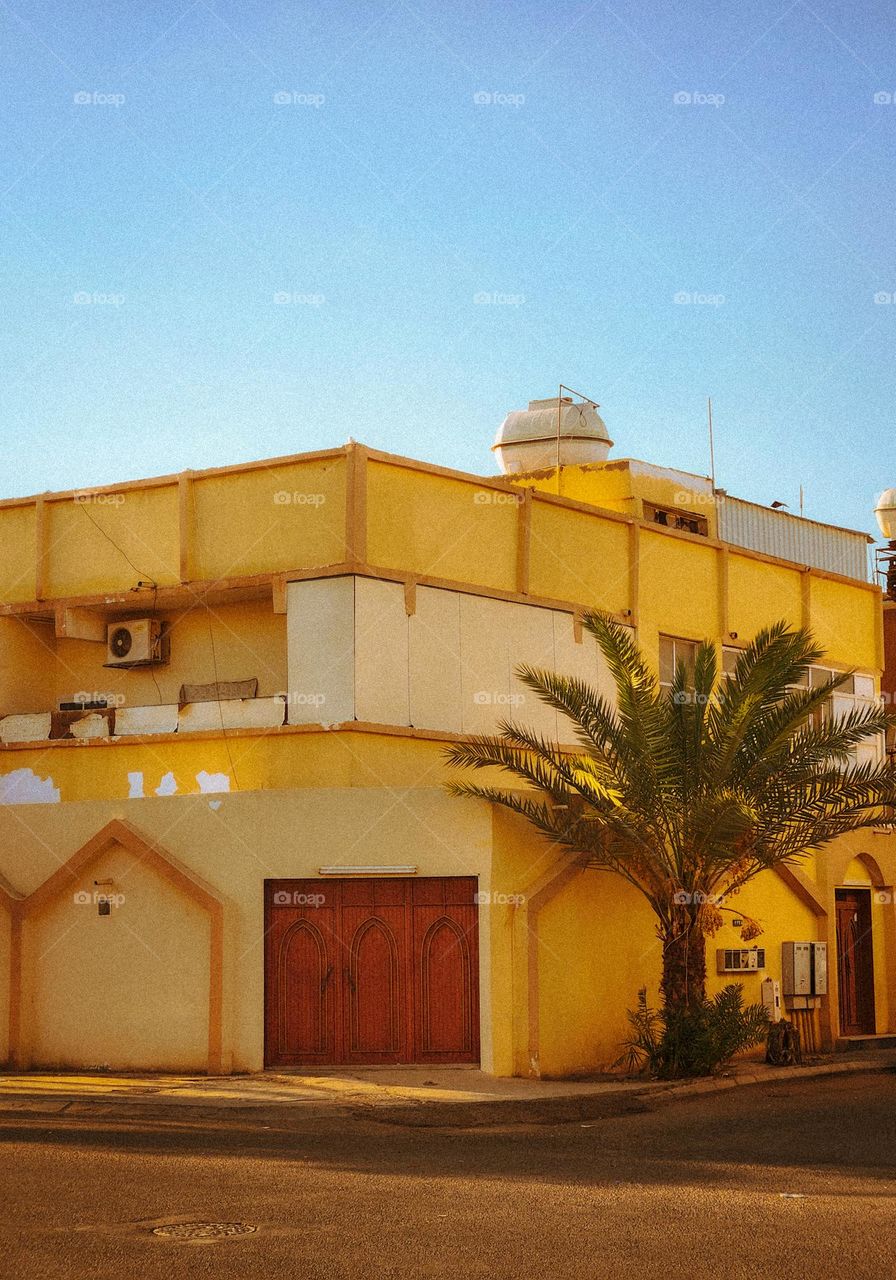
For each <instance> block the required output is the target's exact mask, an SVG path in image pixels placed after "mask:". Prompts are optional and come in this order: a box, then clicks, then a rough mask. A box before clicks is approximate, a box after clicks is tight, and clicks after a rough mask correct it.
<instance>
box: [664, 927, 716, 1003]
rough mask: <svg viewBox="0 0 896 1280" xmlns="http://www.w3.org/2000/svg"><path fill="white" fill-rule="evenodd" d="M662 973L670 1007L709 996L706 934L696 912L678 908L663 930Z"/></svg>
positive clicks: (665, 996)
mask: <svg viewBox="0 0 896 1280" xmlns="http://www.w3.org/2000/svg"><path fill="white" fill-rule="evenodd" d="M660 938H661V940H662V943H663V976H662V980H661V982H660V991H661V993H662V997H663V1003H664V1005H665V1006H666V1008H667V1009H675V1010H684V1009H686V1008H688V1007H693V1006H694V1005H698V1004H700V1003H701V1001H703V1000H704V999H705V998H706V937H705V935H704V933H703V930H702V929H701V928H700V925H699V923H698V921H697V918H696V914H693V913H692V912H691V911H690V910H688V909H687V908H683V909H681V910H676V911H675V912H674V913H673V915H672V918H671V919H670V920H669V921H668V922H664V923H663V926H662V928H661V931H660Z"/></svg>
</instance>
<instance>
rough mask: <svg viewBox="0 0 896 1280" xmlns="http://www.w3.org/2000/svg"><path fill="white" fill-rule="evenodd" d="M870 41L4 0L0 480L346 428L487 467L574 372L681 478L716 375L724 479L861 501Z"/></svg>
mask: <svg viewBox="0 0 896 1280" xmlns="http://www.w3.org/2000/svg"><path fill="white" fill-rule="evenodd" d="M893 37H894V16H893V13H892V12H891V11H889V6H887V5H884V4H880V3H877V4H869V5H866V6H864V8H862V9H860V10H856V9H854V8H853V7H852V6H850V5H847V4H846V3H834V2H833V0H817V2H816V0H813V4H812V5H811V6H810V5H809V4H806V3H804V2H803V0H796V2H795V3H791V2H790V0H782V2H781V3H778V2H775V3H771V2H769V0H759V3H755V4H752V5H749V6H746V5H742V4H735V3H721V4H720V3H715V4H710V3H702V2H701V3H690V4H683V3H679V4H671V3H668V2H667V0H657V2H656V3H654V4H651V5H642V4H624V3H622V2H621V0H619V2H618V3H617V2H616V0H614V2H613V3H612V4H609V5H607V4H603V3H588V2H586V3H580V2H576V3H568V2H567V0H558V2H556V3H551V4H531V3H522V4H508V3H501V4H493V5H489V6H482V5H474V4H471V3H464V4H454V5H445V4H436V3H429V2H424V0H413V3H410V4H408V3H404V2H403V0H398V2H397V3H384V4H364V5H361V4H352V3H340V4H336V5H317V6H302V5H285V4H278V3H276V2H275V3H272V4H270V5H259V4H251V5H246V4H236V3H207V2H206V0H197V2H196V3H193V4H189V3H187V2H186V0H156V2H155V3H153V4H152V5H145V4H139V5H138V4H136V3H133V0H125V2H123V3H120V4H117V5H99V4H91V3H89V0H88V3H86V4H84V3H77V4H76V3H71V2H70V0H53V3H50V2H49V0H41V2H40V3H34V4H27V5H26V4H24V3H22V0H12V3H11V4H7V3H6V0H0V73H2V82H3V85H4V92H3V95H2V97H0V134H2V139H0V237H2V258H0V290H2V297H3V301H4V306H3V313H2V317H0V363H2V369H3V379H2V391H0V413H2V422H3V425H4V430H3V432H2V444H0V449H2V485H0V489H2V491H3V493H4V494H8V495H13V494H23V493H32V492H38V491H41V490H45V489H53V488H70V487H79V486H82V485H87V484H91V483H96V484H99V483H110V482H115V481H118V480H122V479H127V478H132V477H137V476H141V475H151V474H158V473H160V472H168V471H176V470H180V469H183V468H186V467H193V468H199V467H204V466H214V465H218V464H225V463H230V462H236V461H240V460H242V459H248V458H256V457H265V456H271V455H276V454H281V453H293V452H300V451H302V450H305V449H315V448H322V447H327V446H331V445H334V444H341V443H342V442H344V441H345V440H346V439H347V438H348V437H349V436H352V437H354V438H356V439H360V440H362V441H364V442H365V443H368V444H371V445H373V446H375V447H378V448H383V449H388V450H391V451H393V452H398V453H405V454H410V455H412V456H415V457H420V458H425V459H428V460H430V461H434V462H439V463H442V464H446V465H450V466H457V467H461V468H463V469H467V470H472V471H486V472H488V471H490V470H492V469H493V464H492V460H491V456H490V454H489V445H490V444H491V441H492V438H493V435H494V432H495V429H496V427H497V426H498V424H499V423H500V422H501V420H502V418H503V416H504V414H505V412H506V411H507V410H508V409H511V408H520V407H524V406H525V404H526V402H527V401H528V400H529V399H530V398H539V397H545V396H549V395H551V394H553V393H554V392H555V390H556V386H557V384H558V383H559V382H561V381H562V382H564V383H565V384H567V385H569V386H572V387H575V388H576V389H579V390H582V391H584V392H585V393H587V394H589V395H591V396H592V397H593V398H595V399H596V400H598V401H599V402H600V404H601V412H602V414H603V416H604V418H605V420H606V422H607V424H608V427H609V428H610V434H611V435H612V437H613V439H614V440H615V442H616V447H615V450H614V453H615V454H616V455H617V456H635V457H641V458H646V459H648V460H650V461H652V462H656V463H659V464H664V465H669V466H678V467H682V468H684V469H686V470H694V471H698V472H703V473H705V472H706V471H707V469H708V450H707V444H706V429H705V403H706V396H707V394H711V395H712V396H713V402H714V409H715V423H716V434H717V440H716V462H717V477H718V482H719V483H720V484H721V485H724V486H725V487H726V488H727V489H728V490H729V491H730V492H732V493H738V494H741V495H743V496H745V497H749V498H753V499H755V500H757V501H764V502H771V501H773V500H775V499H778V500H782V501H786V502H789V503H790V504H791V508H792V509H796V506H797V503H798V491H799V486H800V484H803V485H804V486H805V491H806V514H807V515H810V516H812V517H814V518H816V519H825V520H830V521H832V522H834V523H840V524H847V525H852V526H855V527H860V528H869V529H873V521H872V519H871V516H870V508H871V506H872V505H873V501H874V497H875V495H876V493H877V492H878V491H879V490H880V489H882V488H884V487H886V486H888V485H891V484H896V457H894V456H893V450H892V449H891V447H890V442H891V434H892V422H893V405H894V399H896V396H894V391H896V386H894V383H896V369H894V361H893V356H892V353H893V349H894V338H896V263H894V254H893V246H894V240H896V238H894V220H896V202H894V190H893V181H892V155H893V142H894V131H896V62H894V59H893V57H892V48H893ZM876 97H877V98H878V99H879V100H878V101H875V98H876ZM477 98H478V99H479V100H477ZM676 99H678V100H676ZM880 99H883V100H880ZM888 99H889V100H888ZM477 295H479V296H480V298H481V297H482V295H485V296H486V297H487V298H488V299H489V300H488V301H481V300H479V301H476V300H475V299H476V298H477ZM682 296H684V298H685V299H687V300H685V301H681V300H680V299H681V297H682ZM876 296H877V297H878V300H877V301H875V298H876ZM881 298H882V300H881ZM888 298H891V299H893V301H887V299H888ZM676 299H679V300H676Z"/></svg>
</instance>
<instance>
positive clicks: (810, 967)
mask: <svg viewBox="0 0 896 1280" xmlns="http://www.w3.org/2000/svg"><path fill="white" fill-rule="evenodd" d="M781 990H782V992H783V994H784V995H785V996H825V995H827V993H828V944H827V943H826V942H782V944H781Z"/></svg>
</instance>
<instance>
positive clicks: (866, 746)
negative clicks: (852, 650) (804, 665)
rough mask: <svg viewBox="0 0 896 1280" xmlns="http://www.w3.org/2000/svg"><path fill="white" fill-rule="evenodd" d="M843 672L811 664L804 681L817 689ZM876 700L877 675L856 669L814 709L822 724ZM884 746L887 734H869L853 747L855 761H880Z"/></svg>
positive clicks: (869, 704) (870, 704)
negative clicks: (869, 735)
mask: <svg viewBox="0 0 896 1280" xmlns="http://www.w3.org/2000/svg"><path fill="white" fill-rule="evenodd" d="M839 674H840V673H839V672H838V671H835V670H834V669H833V668H831V667H810V668H809V671H808V673H807V675H808V680H807V681H803V682H802V685H803V687H805V686H806V684H808V687H809V688H811V689H817V688H818V687H819V686H820V685H823V684H825V682H826V681H828V680H830V679H831V677H832V676H836V675H839ZM876 702H877V697H876V695H875V692H874V677H873V676H868V675H863V674H862V673H861V672H855V673H854V674H853V675H851V676H849V677H848V678H847V679H846V680H845V681H844V682H843V684H842V685H841V686H840V688H839V689H837V690H836V691H835V692H834V693H832V694H831V695H830V697H828V698H826V699H825V701H824V703H823V704H822V706H821V707H820V708H819V709H818V710H817V711H815V712H813V714H812V722H813V724H816V725H818V724H822V723H824V721H826V720H830V719H832V718H834V719H839V718H840V717H842V716H846V715H849V713H850V711H852V710H854V709H855V708H856V707H868V706H872V705H874V703H876ZM884 749H885V747H884V739H883V735H881V734H878V735H876V736H875V737H873V738H866V740H865V741H864V742H861V743H859V745H858V746H857V747H855V748H854V749H853V751H852V759H853V762H854V763H855V764H869V763H870V764H880V763H881V762H882V761H883V757H884Z"/></svg>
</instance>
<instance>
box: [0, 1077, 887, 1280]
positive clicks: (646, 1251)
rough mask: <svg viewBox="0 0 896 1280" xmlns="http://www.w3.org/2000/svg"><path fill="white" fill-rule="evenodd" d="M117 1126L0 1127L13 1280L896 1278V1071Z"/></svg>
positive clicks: (18, 1119)
mask: <svg viewBox="0 0 896 1280" xmlns="http://www.w3.org/2000/svg"><path fill="white" fill-rule="evenodd" d="M104 1110H105V1112H106V1114H105V1115H104V1116H80V1117H68V1116H63V1117H51V1116H35V1115H31V1116H25V1115H21V1116H15V1117H10V1116H8V1115H7V1116H0V1144H2V1155H0V1277H2V1280H7V1278H9V1280H57V1278H59V1280H62V1278H63V1277H64V1278H65V1280H68V1278H69V1277H77V1278H78V1280H80V1278H81V1277H83V1278H84V1280H155V1277H164V1280H181V1278H182V1277H194V1276H196V1277H205V1276H209V1277H211V1276H213V1277H215V1278H216V1280H231V1278H233V1280H255V1277H261V1276H264V1277H269V1278H276V1280H281V1278H282V1280H299V1278H300V1277H301V1278H303V1280H304V1278H305V1277H307V1278H308V1280H340V1278H342V1277H352V1278H353V1280H354V1278H355V1277H365V1278H370V1280H378V1278H380V1277H383V1278H390V1277H401V1280H413V1278H415V1277H430V1276H439V1277H443V1276H444V1277H449V1276H450V1277H459V1278H466V1277H479V1276H488V1277H508V1278H509V1277H513V1278H514V1280H518V1278H527V1277H539V1278H541V1277H544V1278H545V1280H563V1278H564V1277H577V1280H578V1278H586V1280H597V1278H600V1280H603V1278H604V1277H608V1278H609V1277H612V1278H615V1277H629V1276H631V1277H637V1280H653V1278H656V1280H667V1278H674V1277H683V1278H684V1277H687V1280H702V1278H703V1277H707V1280H709V1278H710V1277H711V1278H712V1280H735V1278H736V1280H768V1278H770V1277H779V1276H780V1277H782V1280H783V1278H784V1277H787V1278H788V1280H803V1278H804V1277H805V1278H806V1280H810V1278H811V1280H825V1278H826V1277H832V1278H834V1277H836V1280H840V1278H841V1277H843V1278H844V1280H865V1278H866V1277H867V1280H885V1278H887V1277H892V1276H894V1275H896V1213H894V1211H896V1183H894V1170H896V1119H894V1117H896V1075H892V1074H886V1075H883V1074H882V1075H868V1076H865V1075H858V1076H852V1077H848V1078H835V1079H818V1080H805V1081H802V1082H794V1083H793V1084H786V1083H781V1084H779V1085H774V1086H770V1087H757V1088H744V1089H738V1090H735V1091H732V1092H730V1093H725V1094H714V1095H709V1096H707V1097H706V1099H705V1100H700V1099H697V1098H692V1099H690V1100H689V1101H686V1102H677V1103H674V1104H671V1105H667V1106H663V1107H661V1108H659V1109H658V1110H656V1111H651V1112H647V1113H645V1114H639V1115H628V1116H622V1117H619V1118H615V1119H608V1120H600V1121H596V1122H591V1123H589V1124H587V1125H582V1124H579V1123H575V1124H571V1125H562V1126H551V1127H544V1128H541V1127H538V1128H535V1127H529V1128H516V1129H505V1130H500V1131H499V1130H491V1131H483V1130H480V1129H477V1130H470V1131H458V1130H454V1131H450V1132H449V1131H441V1130H419V1129H407V1128H396V1127H393V1126H390V1125H385V1124H381V1123H374V1122H372V1121H370V1120H361V1121H356V1120H351V1119H345V1118H344V1117H339V1116H336V1115H334V1114H332V1113H331V1114H328V1115H325V1116H305V1115H301V1116H293V1117H292V1118H290V1117H289V1116H287V1115H285V1113H280V1115H279V1116H272V1117H268V1118H267V1120H266V1121H265V1122H264V1123H266V1124H270V1126H271V1127H264V1125H263V1123H262V1122H261V1121H257V1120H246V1118H245V1117H244V1118H242V1119H241V1118H239V1116H238V1114H237V1113H231V1116H230V1117H229V1118H227V1119H223V1120H210V1119H204V1120H200V1119H193V1120H189V1119H185V1118H184V1117H183V1116H176V1117H174V1118H164V1119H157V1120H149V1119H144V1120H142V1121H128V1122H122V1121H121V1120H120V1119H116V1118H115V1107H114V1105H112V1106H108V1107H105V1108H104ZM172 1220H174V1221H180V1222H200V1221H201V1222H245V1223H249V1224H251V1225H252V1226H254V1227H255V1228H256V1230H255V1231H254V1232H253V1233H251V1234H247V1235H242V1236H232V1237H229V1238H224V1239H219V1240H215V1241H203V1242H195V1241H193V1242H187V1241H182V1240H177V1239H170V1238H162V1237H159V1236H156V1235H154V1234H153V1233H152V1230H151V1228H152V1227H153V1226H155V1225H157V1224H160V1223H164V1222H170V1221H172Z"/></svg>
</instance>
